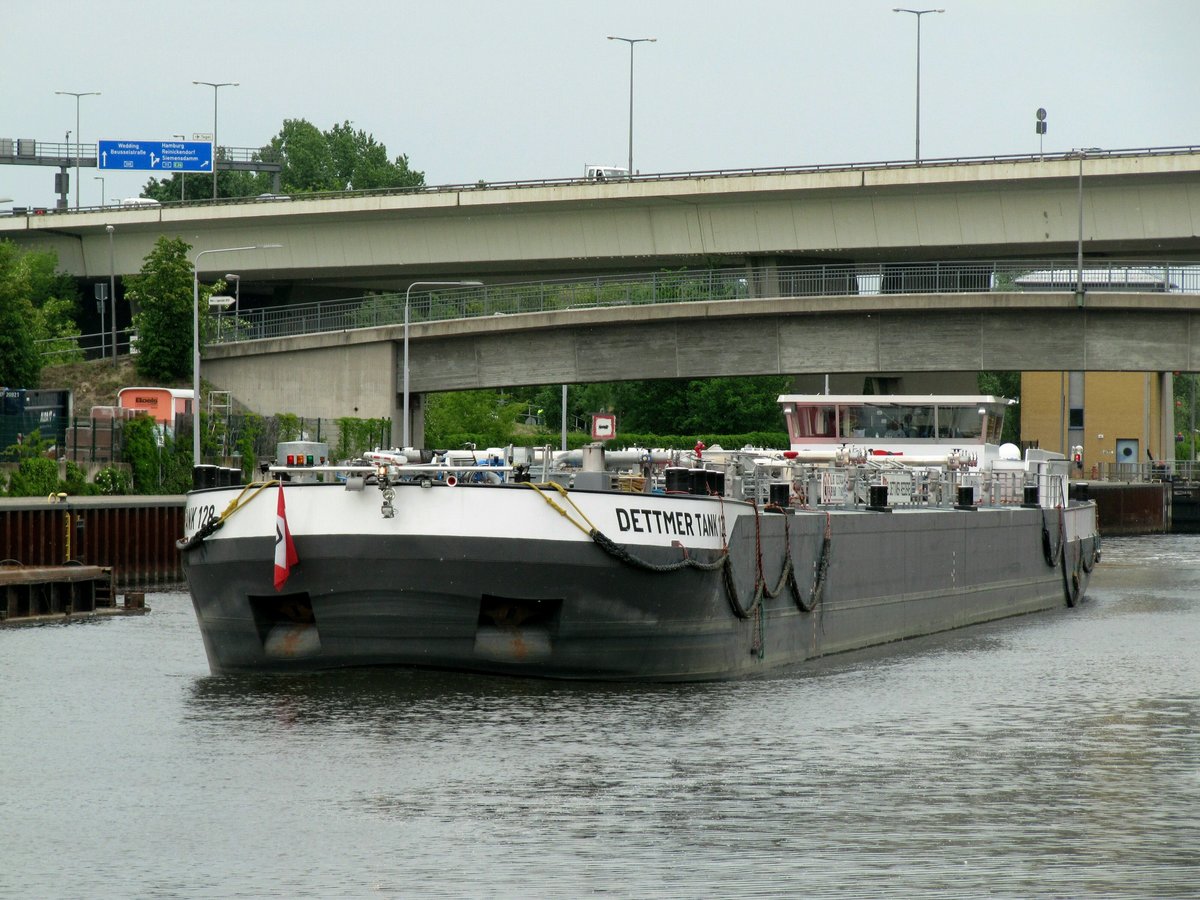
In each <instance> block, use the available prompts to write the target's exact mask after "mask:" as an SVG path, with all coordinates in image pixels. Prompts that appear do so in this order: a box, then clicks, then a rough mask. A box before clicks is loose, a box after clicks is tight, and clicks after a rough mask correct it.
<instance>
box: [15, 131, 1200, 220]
mask: <svg viewBox="0 0 1200 900" xmlns="http://www.w3.org/2000/svg"><path fill="white" fill-rule="evenodd" d="M37 146H38V152H39V153H43V152H44V153H46V154H47V155H51V154H52V155H54V156H56V157H59V158H62V159H70V160H72V161H73V160H74V157H73V156H72V155H71V154H72V153H73V152H74V150H73V149H72V148H74V144H61V143H59V144H55V143H50V142H42V141H38V142H37ZM83 146H84V147H85V148H88V145H83ZM94 146H95V145H94V144H93V145H91V148H94ZM43 148H45V149H44V150H43ZM91 148H89V152H90V153H91V154H92V155H90V156H81V157H80V160H81V163H82V164H83V165H86V166H94V165H95V163H96V159H95V154H94V149H91ZM217 150H218V154H219V158H220V159H222V160H228V161H229V162H233V163H248V162H251V161H255V160H258V161H262V162H265V163H268V164H271V165H278V164H279V163H280V162H281V160H280V158H279V156H278V154H277V152H276V151H274V150H273V149H272V148H270V147H218V148H217ZM1193 153H1200V146H1196V145H1190V144H1186V145H1179V146H1173V147H1141V148H1122V149H1111V150H1108V149H1099V150H1088V151H1087V157H1086V158H1087V159H1088V160H1093V161H1094V160H1098V159H1111V158H1117V157H1131V156H1132V157H1146V156H1181V155H1186V154H1193ZM60 154H61V156H60ZM1078 158H1079V154H1078V153H1076V152H1072V151H1065V152H1060V153H995V154H990V155H986V156H947V157H940V158H936V159H922V160H920V161H919V162H918V161H916V160H911V159H898V160H876V161H868V162H837V163H809V164H800V165H783V166H751V167H746V168H738V169H699V170H693V171H679V172H645V173H641V172H639V173H637V174H634V175H632V176H627V177H625V178H621V179H610V180H608V181H606V182H604V183H605V184H614V183H621V182H639V183H654V182H666V181H686V180H688V179H691V178H746V177H752V176H760V175H803V174H807V173H822V172H857V171H864V170H872V169H880V170H891V169H907V168H917V169H930V168H937V167H939V166H942V167H944V166H969V165H987V164H989V163H1027V162H1055V161H1059V162H1061V161H1064V160H1077V159H1078ZM9 161H12V158H11V157H10V158H0V163H4V162H9ZM218 168H220V166H218ZM189 174H199V173H189ZM594 183H596V182H592V181H589V180H588V179H586V178H583V177H580V176H566V177H557V178H528V179H513V180H505V181H476V182H469V183H460V184H455V183H450V184H439V185H425V184H422V185H411V186H406V187H392V188H373V189H369V190H349V191H330V192H321V193H316V192H312V193H310V192H303V193H295V194H292V195H290V196H289V197H288V198H287V199H292V200H324V199H331V198H334V199H345V198H348V197H379V196H389V195H393V194H424V193H460V192H464V191H487V190H512V189H521V188H538V187H556V186H566V185H573V184H594ZM278 199H280V198H275V197H271V198H263V197H257V196H251V197H222V198H219V199H216V200H213V199H212V198H207V197H206V198H199V199H195V200H182V201H181V200H176V201H167V202H164V203H163V204H162V206H163V207H164V208H179V207H185V206H210V205H226V204H244V203H263V202H272V201H277V200H278ZM37 209H38V215H72V214H77V213H91V212H98V211H105V212H114V211H131V210H133V209H139V208H138V207H120V206H113V205H110V206H88V207H82V206H81V207H79V208H78V209H75V208H68V209H54V208H48V207H38V208H37ZM141 211H142V212H145V209H144V208H141Z"/></svg>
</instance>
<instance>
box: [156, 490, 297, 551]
mask: <svg viewBox="0 0 1200 900" xmlns="http://www.w3.org/2000/svg"><path fill="white" fill-rule="evenodd" d="M279 483H280V482H278V481H264V482H262V483H260V484H248V485H246V486H245V487H244V488H242V491H241V493H239V494H238V495H237V496H236V497H234V498H233V499H232V500H230V501H229V505H228V506H226V507H225V511H224V512H222V513H221V514H220V515H219V516H217V517H216V518H214V519H212V520H211V521H209V522H207V523H206V524H205V525H204V527H203V528H200V529H199V530H198V531H197V532H196V533H195V534H193V535H192V536H191V537H190V538H181V539H180V540H178V541H176V542H175V547H176V549H178V550H180V551H183V550H191V549H193V548H195V547H199V546H200V545H201V544H203V543H204V541H205V540H206V539H207V538H209V537H211V536H212V535H213V533H214V532H216V531H219V530H220V529H221V528H222V526H224V524H225V523H226V522H227V521H228V520H229V518H230V516H232V515H233V514H234V513H235V512H237V511H238V510H240V509H244V508H245V507H246V506H248V505H249V504H250V501H251V500H253V499H254V498H255V497H257V496H258V495H259V494H261V493H262V492H263V491H265V490H266V489H267V488H269V487H272V486H274V485H277V484H279ZM251 491H252V492H253V493H250V496H248V497H247V496H246V494H247V493H248V492H251ZM243 497H245V500H244V501H243V499H242V498H243Z"/></svg>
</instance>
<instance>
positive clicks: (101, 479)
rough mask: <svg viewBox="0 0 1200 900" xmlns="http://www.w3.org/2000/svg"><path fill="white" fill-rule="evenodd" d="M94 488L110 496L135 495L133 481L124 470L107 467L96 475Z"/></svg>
mask: <svg viewBox="0 0 1200 900" xmlns="http://www.w3.org/2000/svg"><path fill="white" fill-rule="evenodd" d="M94 487H96V488H98V489H99V491H100V493H101V494H106V495H110V496H113V495H118V494H130V493H133V480H132V479H131V478H130V477H129V473H128V472H126V471H125V470H124V469H118V468H117V467H116V466H106V467H105V468H103V469H101V470H100V471H99V472H97V473H96V478H95V484H94Z"/></svg>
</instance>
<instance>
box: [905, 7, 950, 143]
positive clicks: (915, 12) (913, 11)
mask: <svg viewBox="0 0 1200 900" xmlns="http://www.w3.org/2000/svg"><path fill="white" fill-rule="evenodd" d="M892 12H898V13H911V14H912V15H914V16H916V17H917V145H916V153H915V155H914V159H915V160H916V161H917V162H920V161H921V16H924V15H928V14H929V13H944V12H945V10H944V9H903V8H896V9H893V10H892Z"/></svg>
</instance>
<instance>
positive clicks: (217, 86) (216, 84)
mask: <svg viewBox="0 0 1200 900" xmlns="http://www.w3.org/2000/svg"><path fill="white" fill-rule="evenodd" d="M192 84H206V85H208V86H209V87H210V88H212V89H213V161H212V164H213V199H214V200H216V199H217V94H219V93H220V91H221V88H223V87H237V86H238V84H239V82H237V81H193V82H192Z"/></svg>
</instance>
